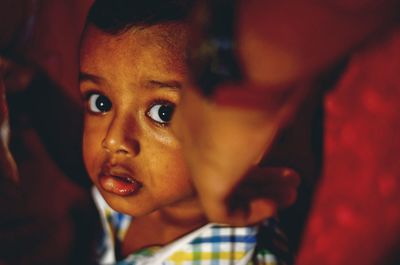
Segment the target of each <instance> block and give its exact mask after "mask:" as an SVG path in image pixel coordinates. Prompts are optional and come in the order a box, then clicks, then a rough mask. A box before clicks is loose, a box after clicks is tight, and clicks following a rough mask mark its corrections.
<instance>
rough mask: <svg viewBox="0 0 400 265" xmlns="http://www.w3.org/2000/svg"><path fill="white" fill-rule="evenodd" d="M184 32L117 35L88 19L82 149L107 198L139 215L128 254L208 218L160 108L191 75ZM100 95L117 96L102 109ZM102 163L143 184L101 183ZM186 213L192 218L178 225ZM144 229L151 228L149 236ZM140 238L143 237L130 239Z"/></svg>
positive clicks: (171, 28) (166, 28)
mask: <svg viewBox="0 0 400 265" xmlns="http://www.w3.org/2000/svg"><path fill="white" fill-rule="evenodd" d="M185 32H186V31H185V28H184V27H183V26H182V25H179V24H171V25H157V26H151V27H147V28H144V29H137V28H133V29H131V30H129V31H127V32H124V33H122V34H119V35H110V34H107V33H104V32H102V31H100V30H99V29H97V28H96V27H94V26H88V28H87V29H86V31H85V34H84V38H83V42H82V46H81V64H80V72H81V81H80V91H81V93H82V95H83V97H84V98H85V99H86V100H85V105H86V108H85V109H86V111H85V125H84V134H83V155H84V160H85V165H86V168H87V171H88V173H89V175H90V178H91V180H92V181H93V183H94V184H95V185H96V187H97V188H98V189H99V191H100V193H101V194H102V195H103V197H104V199H105V200H106V201H107V202H108V204H109V205H110V206H111V207H112V208H114V209H115V210H117V211H120V212H122V213H125V214H128V215H131V216H134V217H136V218H135V219H134V221H133V222H134V223H135V225H133V223H132V224H131V228H129V230H128V234H127V236H126V238H128V240H130V242H129V244H128V245H129V246H128V247H125V252H126V253H129V252H130V251H133V250H136V249H139V248H141V247H143V246H145V245H146V244H165V243H168V242H169V241H171V240H173V239H175V238H176V237H178V236H181V235H183V234H185V233H187V232H188V231H190V230H192V229H193V228H195V227H198V226H200V225H202V224H203V223H204V222H205V219H204V218H203V214H202V211H201V207H200V205H199V202H198V199H197V197H196V194H195V191H194V188H193V185H192V183H191V180H190V178H189V173H188V170H187V166H186V163H185V161H184V159H183V156H182V150H181V146H180V143H179V142H178V141H177V139H176V138H175V136H174V135H173V133H172V131H171V128H170V127H169V123H168V122H163V120H161V119H160V116H159V114H158V112H157V111H156V110H157V108H159V107H160V106H171V107H172V108H174V106H175V105H176V104H177V103H178V101H179V98H180V90H181V88H183V87H185V84H186V82H187V81H186V68H185V66H184V63H183V62H184V60H183V53H182V52H181V51H183V50H184V49H183V48H182V47H184V46H183V45H185V43H186V35H185ZM167 36H169V37H167ZM171 36H173V37H171ZM99 95H103V96H106V97H107V98H108V99H109V100H110V101H111V103H112V107H111V108H110V109H109V110H108V111H105V112H103V113H98V112H96V111H97V110H99V109H98V108H96V105H93V104H92V103H93V102H96V97H97V98H98V96H99ZM105 165H106V166H107V167H111V168H114V169H116V170H117V171H118V170H120V169H121V168H122V169H124V170H125V169H126V170H127V171H129V172H130V174H131V177H132V178H134V179H136V180H137V181H139V182H140V183H141V184H142V187H141V188H140V189H139V190H138V192H135V193H133V194H130V195H128V196H122V195H119V194H117V193H114V192H110V191H109V190H107V189H104V185H102V184H101V182H100V180H99V174H100V173H101V170H102V168H103V167H104V166H105ZM185 220H189V221H190V222H189V225H188V224H186V225H184V226H179V224H180V222H182V221H185ZM132 227H134V228H132ZM150 228H152V229H150ZM132 229H136V230H132ZM143 231H150V232H147V233H148V234H147V235H146V237H144V236H141V235H142V233H143ZM130 235H134V236H132V237H131V236H130ZM138 237H139V238H141V240H140V241H141V242H139V243H138V242H134V240H133V241H132V240H131V239H132V238H133V239H135V238H138ZM136 241H137V240H136Z"/></svg>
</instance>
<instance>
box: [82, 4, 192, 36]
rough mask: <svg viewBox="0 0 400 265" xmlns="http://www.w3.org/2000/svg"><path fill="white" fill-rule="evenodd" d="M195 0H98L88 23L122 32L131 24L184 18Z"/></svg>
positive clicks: (91, 11) (145, 25) (112, 32)
mask: <svg viewBox="0 0 400 265" xmlns="http://www.w3.org/2000/svg"><path fill="white" fill-rule="evenodd" d="M193 4H194V0H96V1H95V2H94V4H93V5H92V7H91V9H90V11H89V14H88V17H87V20H86V25H89V24H92V25H94V26H95V27H97V28H98V29H100V30H102V31H104V32H106V33H109V34H113V35H114V34H119V33H123V32H125V31H127V30H129V29H130V28H132V27H149V26H153V25H156V24H162V23H168V22H182V21H185V20H186V18H187V16H188V15H189V13H190V11H191V9H192V7H193Z"/></svg>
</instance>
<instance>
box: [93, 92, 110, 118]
mask: <svg viewBox="0 0 400 265" xmlns="http://www.w3.org/2000/svg"><path fill="white" fill-rule="evenodd" d="M111 107H112V103H111V101H110V99H109V98H108V97H106V96H104V95H101V94H98V93H93V94H90V95H89V97H88V108H89V110H90V111H91V112H95V113H104V112H107V111H109V110H110V109H111Z"/></svg>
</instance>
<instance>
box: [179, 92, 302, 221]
mask: <svg viewBox="0 0 400 265" xmlns="http://www.w3.org/2000/svg"><path fill="white" fill-rule="evenodd" d="M220 91H222V90H220ZM297 91H298V92H299V93H302V91H301V90H296V92H297ZM266 93H267V94H268V95H270V93H271V91H268V92H266ZM277 93H279V92H277ZM249 94H252V92H251V91H250V92H249ZM267 94H266V95H265V98H269V97H268V95H267ZM290 95H291V96H290V97H288V98H285V99H284V100H283V99H282V101H281V102H280V103H281V104H278V105H274V106H275V107H274V108H270V109H269V111H268V112H267V111H265V107H264V106H265V105H263V104H260V106H259V107H260V108H257V104H252V103H251V101H252V100H253V99H254V98H252V97H251V96H249V97H248V98H247V99H248V103H249V105H252V106H253V107H254V108H246V109H243V108H238V107H237V105H236V102H234V101H233V100H232V101H231V100H227V101H224V102H219V103H216V102H213V101H210V100H207V99H205V98H204V97H202V96H200V95H199V94H198V92H197V91H196V90H195V89H192V88H190V87H185V88H184V89H182V101H181V102H180V105H179V107H178V108H177V111H176V113H175V115H174V120H173V122H172V126H173V129H174V130H175V132H176V134H177V136H178V138H179V139H180V140H181V142H182V146H183V147H182V148H183V152H184V154H185V158H186V159H187V162H188V165H189V168H190V172H191V177H192V180H193V182H194V185H195V186H196V190H197V192H198V195H199V198H200V200H201V202H202V205H203V207H204V210H205V213H206V214H207V216H208V218H209V219H210V220H211V221H214V222H220V223H229V224H233V225H246V224H252V223H255V222H258V221H261V220H262V219H264V218H266V217H269V216H272V215H273V214H274V213H275V210H276V207H277V204H278V205H279V204H281V202H283V201H291V200H292V198H293V195H292V194H293V193H294V190H295V188H293V187H295V186H296V185H297V181H293V180H294V178H295V177H292V175H294V174H293V173H290V174H289V175H287V174H288V173H285V171H284V170H280V171H279V170H272V169H264V168H262V169H260V168H259V169H257V168H256V165H257V164H258V162H259V161H260V159H261V158H262V156H263V154H264V153H265V151H266V150H267V149H268V148H269V146H270V144H271V143H272V142H273V140H274V137H275V135H276V132H277V130H278V129H279V128H280V127H281V123H282V122H284V121H285V120H286V119H287V118H286V116H287V113H291V112H292V111H289V109H291V108H292V107H293V108H294V107H296V104H293V100H297V99H296V98H297V96H296V95H297V93H290ZM223 98H225V99H227V97H223ZM240 98H241V99H242V100H241V101H240V104H243V103H244V101H243V99H244V97H240ZM283 98H284V97H283ZM259 99H260V96H259V95H258V97H257V98H255V99H254V100H259ZM260 102H261V101H260ZM253 103H254V102H253ZM186 104H189V105H190V108H189V106H186ZM268 107H271V106H268ZM182 110H184V111H182ZM250 169H251V170H250ZM249 170H250V171H249ZM286 172H289V171H286ZM271 176H272V177H271ZM279 178H282V179H280V180H279ZM285 178H287V179H285ZM278 180H279V181H278ZM254 183H256V184H257V185H258V186H259V187H257V191H255V193H253V194H251V193H250V192H247V194H245V193H244V194H243V196H242V198H241V199H246V200H248V201H243V202H242V203H241V204H240V207H233V208H232V205H233V206H234V205H235V203H236V204H237V203H238V202H239V201H238V200H237V199H234V198H235V197H236V195H239V194H240V192H241V190H242V188H243V189H244V190H246V189H247V191H249V187H251V186H252V185H254ZM288 183H290V185H289V186H286V185H287V184H288ZM261 184H262V185H261ZM270 184H274V185H275V184H276V185H277V186H280V188H279V189H277V191H278V190H279V192H280V191H282V190H285V192H283V193H282V196H283V197H285V196H286V195H287V194H291V195H290V196H289V197H290V198H289V199H287V198H285V199H283V198H278V201H277V202H275V199H277V197H278V195H277V193H279V192H277V193H276V194H275V193H274V194H273V195H272V196H271V194H268V192H266V194H265V195H262V194H263V193H264V192H265V191H266V190H267V191H272V190H273V188H272V186H271V188H270V187H268V185H270ZM278 184H279V185H278ZM290 186H291V187H290ZM275 188H276V186H275ZM264 189H266V190H264ZM289 190H290V191H289ZM286 191H289V192H286ZM235 194H236V195H235ZM232 195H233V196H232ZM250 195H251V196H250ZM231 196H232V197H231ZM279 196H280V195H279ZM232 203H233V204H232ZM283 204H285V203H283ZM240 208H242V209H240ZM243 208H244V209H243ZM246 209H247V210H246ZM232 210H236V211H233V212H232Z"/></svg>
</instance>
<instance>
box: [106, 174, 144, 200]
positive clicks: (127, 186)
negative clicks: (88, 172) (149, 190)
mask: <svg viewBox="0 0 400 265" xmlns="http://www.w3.org/2000/svg"><path fill="white" fill-rule="evenodd" d="M99 182H100V186H101V187H102V188H103V189H104V190H105V191H108V192H111V193H114V194H116V195H120V196H129V195H133V194H136V193H137V192H138V191H139V190H140V189H141V187H142V183H140V182H139V181H137V180H135V179H134V178H132V177H131V176H128V175H126V174H113V173H112V172H111V173H106V174H104V173H102V174H100V176H99Z"/></svg>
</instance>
